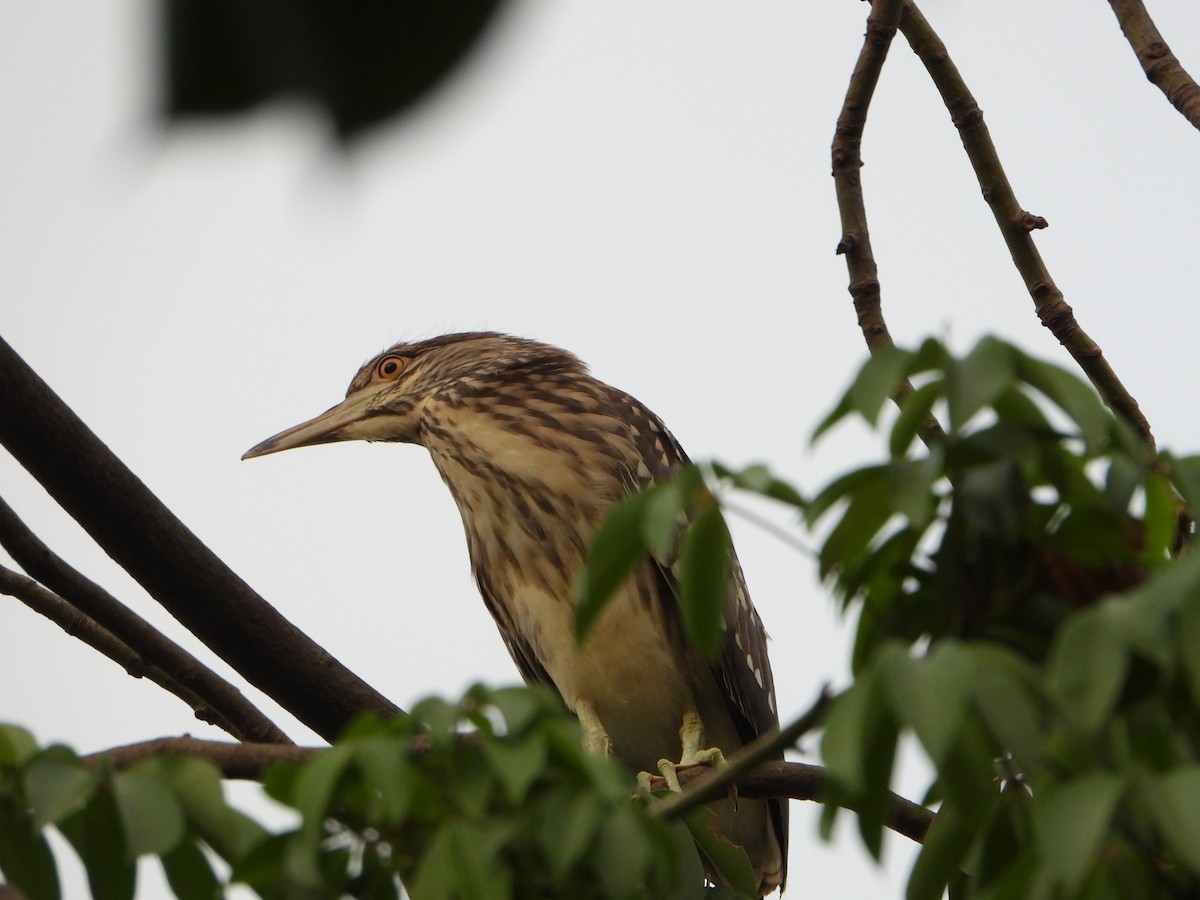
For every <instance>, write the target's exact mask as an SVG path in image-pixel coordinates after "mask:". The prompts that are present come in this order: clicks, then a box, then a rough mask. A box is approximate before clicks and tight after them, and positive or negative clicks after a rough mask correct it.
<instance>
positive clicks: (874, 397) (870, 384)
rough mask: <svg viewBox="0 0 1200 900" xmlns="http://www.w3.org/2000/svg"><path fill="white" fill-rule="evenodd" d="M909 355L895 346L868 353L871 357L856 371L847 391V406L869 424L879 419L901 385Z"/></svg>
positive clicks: (910, 358)
mask: <svg viewBox="0 0 1200 900" xmlns="http://www.w3.org/2000/svg"><path fill="white" fill-rule="evenodd" d="M912 358H913V355H912V353H911V352H909V351H908V350H901V349H900V348H899V347H884V348H882V349H880V350H875V351H873V352H872V353H871V358H870V359H868V360H867V361H866V363H865V364H864V365H863V367H862V369H860V370H859V373H858V377H857V378H855V379H854V383H853V384H851V385H850V390H849V391H848V392H847V393H848V396H849V398H850V405H851V407H852V408H853V409H855V410H857V411H858V413H859V415H861V416H862V417H863V418H864V419H866V420H867V422H868V423H869V424H870V425H874V424H875V422H876V421H877V420H878V419H879V412H880V410H881V409H883V405H884V404H885V403H887V401H888V399H889V398H891V397H893V396H894V395H895V394H896V392H897V391H898V390H899V389H900V385H901V384H903V383H904V379H905V376H906V373H907V370H908V366H909V363H911V362H912Z"/></svg>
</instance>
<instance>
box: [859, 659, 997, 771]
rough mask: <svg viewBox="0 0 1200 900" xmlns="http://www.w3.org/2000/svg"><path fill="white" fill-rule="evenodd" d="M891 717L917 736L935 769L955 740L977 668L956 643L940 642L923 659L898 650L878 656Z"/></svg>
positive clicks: (960, 726) (964, 713)
mask: <svg viewBox="0 0 1200 900" xmlns="http://www.w3.org/2000/svg"><path fill="white" fill-rule="evenodd" d="M880 664H881V665H882V666H883V683H884V685H885V686H886V688H887V691H888V696H889V698H890V702H891V707H892V714H893V715H894V716H895V717H896V718H897V719H898V720H899V721H900V722H902V723H903V724H906V725H908V726H909V727H911V728H912V729H913V731H915V732H916V734H917V737H918V738H920V740H921V743H922V744H923V745H924V746H925V751H926V752H927V753H928V754H929V758H930V759H931V760H932V761H933V764H934V765H935V766H940V765H941V764H942V763H944V761H945V759H946V756H947V754H948V753H949V752H950V750H951V749H952V748H953V747H954V746H955V744H956V743H957V742H958V738H959V732H960V730H961V728H962V723H963V719H964V717H965V716H966V714H967V709H968V705H969V703H970V700H971V694H972V686H973V685H974V683H975V672H976V668H977V666H976V664H975V660H974V658H973V656H972V655H971V653H970V652H969V651H968V650H967V649H966V648H964V647H963V646H962V645H961V644H959V643H958V642H956V641H947V642H944V643H941V644H938V645H937V646H936V647H935V648H934V650H933V651H932V652H931V653H930V654H929V655H928V656H927V657H925V658H924V659H913V658H911V657H909V656H908V655H907V654H904V653H902V652H897V653H892V654H888V655H887V656H886V658H881V660H880Z"/></svg>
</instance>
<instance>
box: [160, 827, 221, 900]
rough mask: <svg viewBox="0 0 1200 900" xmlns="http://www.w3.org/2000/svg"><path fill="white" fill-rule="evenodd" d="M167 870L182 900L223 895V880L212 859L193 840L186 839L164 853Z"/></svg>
mask: <svg viewBox="0 0 1200 900" xmlns="http://www.w3.org/2000/svg"><path fill="white" fill-rule="evenodd" d="M162 867H163V873H164V874H165V875H166V877H167V884H169V885H170V886H171V891H172V893H174V894H175V896H176V897H177V898H179V900H215V898H217V897H220V896H221V881H220V879H218V878H217V876H216V874H214V872H213V870H212V866H211V865H209V862H208V858H207V857H206V856H205V855H204V853H203V852H202V851H201V850H200V848H199V847H197V846H196V844H195V843H193V842H192V841H183V842H182V843H180V844H179V846H177V847H176V848H175V849H174V850H171V851H170V852H169V853H164V854H163V855H162Z"/></svg>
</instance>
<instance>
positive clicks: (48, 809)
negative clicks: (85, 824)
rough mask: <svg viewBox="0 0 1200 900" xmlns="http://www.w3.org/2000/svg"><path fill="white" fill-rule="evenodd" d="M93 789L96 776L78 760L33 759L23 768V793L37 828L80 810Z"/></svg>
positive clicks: (51, 823)
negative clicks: (27, 800) (27, 799)
mask: <svg viewBox="0 0 1200 900" xmlns="http://www.w3.org/2000/svg"><path fill="white" fill-rule="evenodd" d="M95 788H96V776H95V775H94V774H93V773H92V772H91V771H89V770H88V769H87V768H85V767H84V765H83V763H81V762H79V761H77V760H72V761H60V760H58V759H53V758H44V759H36V760H34V761H33V762H31V763H30V764H29V766H28V767H27V768H26V770H25V796H26V797H28V798H29V804H30V806H31V807H32V808H33V821H34V824H35V825H36V826H37V827H38V828H43V827H45V826H46V825H53V824H55V823H57V822H59V821H60V820H62V819H63V818H65V817H66V816H68V815H71V814H72V813H75V812H76V811H78V810H79V809H81V808H82V807H83V805H84V804H85V803H87V801H88V799H89V798H90V797H91V796H92V792H93V791H94V790H95Z"/></svg>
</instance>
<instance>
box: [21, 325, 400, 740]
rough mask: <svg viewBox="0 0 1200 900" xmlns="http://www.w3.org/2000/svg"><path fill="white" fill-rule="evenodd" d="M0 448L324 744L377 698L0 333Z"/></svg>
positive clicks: (387, 712) (384, 709)
mask: <svg viewBox="0 0 1200 900" xmlns="http://www.w3.org/2000/svg"><path fill="white" fill-rule="evenodd" d="M0 444H3V445H4V446H5V447H6V448H7V449H8V451H9V452H10V453H11V454H12V455H13V456H14V457H15V458H16V459H17V461H18V462H20V463H21V465H23V466H24V467H25V468H26V469H27V470H28V471H29V472H30V474H32V475H33V477H34V478H36V479H37V480H38V481H39V482H40V483H41V484H42V486H43V487H44V488H45V489H46V490H47V491H48V492H49V493H50V495H51V496H52V497H54V499H55V500H57V501H58V503H59V504H60V505H61V506H62V507H63V508H64V509H65V510H66V511H67V512H68V513H70V514H71V516H72V517H73V518H74V519H75V520H76V521H77V522H79V524H80V525H82V526H83V528H84V530H86V531H87V532H88V534H90V535H91V536H92V538H93V540H95V541H96V543H98V544H99V545H100V546H101V547H102V548H103V549H104V550H105V552H107V553H108V555H109V556H111V557H112V558H113V559H114V560H116V561H117V562H118V563H119V564H120V565H121V566H122V567H123V568H124V569H125V570H126V571H127V572H129V574H130V575H132V576H133V578H134V579H135V580H136V581H137V582H138V583H139V584H141V585H142V587H144V588H145V589H146V591H147V593H149V594H150V595H151V596H152V597H154V599H156V600H157V601H158V602H159V603H161V604H162V605H163V606H164V607H166V609H167V610H168V611H169V612H170V613H171V614H172V615H173V616H175V618H177V619H178V620H179V621H180V622H181V623H183V625H184V626H185V627H186V628H187V629H188V630H189V631H191V632H192V633H193V634H195V635H196V636H197V637H198V638H200V640H202V641H203V642H204V643H205V644H206V645H208V646H209V647H210V648H211V649H212V650H213V651H214V652H215V653H216V654H217V655H218V656H220V657H221V658H222V659H223V660H225V661H226V662H228V663H229V664H230V665H231V666H233V668H234V669H236V670H237V671H238V672H239V673H240V674H241V675H243V676H245V678H246V679H247V680H248V681H249V682H250V683H251V684H253V685H255V686H256V687H258V688H260V689H261V690H262V691H263V692H264V693H266V694H267V695H268V696H270V697H272V698H273V699H274V700H276V701H277V702H278V703H279V704H280V705H281V706H283V707H284V708H285V709H287V710H288V711H289V712H291V713H292V714H293V715H295V716H296V717H297V718H298V719H300V721H302V722H304V723H305V724H306V725H308V726H309V727H310V728H312V729H313V730H314V731H315V732H317V733H318V734H319V735H321V736H322V737H323V738H325V739H327V740H333V739H335V738H336V737H337V736H338V734H339V733H340V732H341V730H342V729H343V728H344V727H345V726H346V725H347V724H348V723H349V721H350V720H351V719H352V718H353V717H354V715H355V714H356V713H358V712H361V711H373V712H375V713H378V714H379V715H381V716H385V717H386V716H394V715H396V714H397V713H398V712H399V710H398V709H397V708H396V706H395V705H394V704H392V703H391V702H390V701H389V700H387V698H385V697H384V696H382V695H381V694H379V693H378V692H377V691H375V690H374V689H373V688H371V686H370V685H368V684H367V683H366V682H364V681H363V680H362V679H360V678H359V677H358V676H357V675H355V674H354V673H353V672H351V671H350V670H349V669H347V668H346V667H345V666H343V665H342V664H341V663H339V662H338V661H337V660H336V659H334V658H333V657H332V656H331V655H330V654H329V653H328V652H327V651H326V650H324V649H323V648H322V647H320V646H319V645H317V644H316V643H315V642H314V641H313V640H312V639H311V638H309V637H308V636H307V635H305V634H304V633H303V632H302V631H300V629H298V628H297V627H296V626H295V625H293V624H292V623H291V622H289V621H288V620H287V619H286V618H284V617H283V616H282V615H280V614H279V612H278V611H277V610H276V609H275V608H274V607H273V606H271V605H270V604H269V603H267V602H266V601H265V600H264V599H263V598H262V597H260V596H259V595H258V594H257V593H255V592H254V591H253V590H252V589H251V588H250V586H249V585H247V584H246V583H245V582H244V581H243V580H242V579H241V578H239V577H238V576H237V575H236V574H235V573H234V572H233V571H231V570H230V568H229V567H228V566H227V565H226V564H225V563H224V562H222V561H221V560H220V559H219V558H218V557H217V556H216V554H214V553H213V552H212V551H211V550H210V549H209V548H208V547H206V546H205V545H204V544H203V543H201V541H200V540H199V539H198V538H197V537H196V536H195V535H194V534H192V532H191V531H189V530H188V528H187V527H186V526H185V525H184V524H183V523H182V522H180V521H179V519H178V518H176V517H175V515H174V514H173V513H172V512H171V511H170V510H169V509H167V508H166V506H164V505H163V503H162V501H161V500H159V499H158V498H157V497H156V496H154V494H152V493H151V492H150V491H149V489H147V487H146V486H145V485H144V484H143V483H142V482H141V481H140V480H139V479H138V478H137V476H135V475H134V474H133V473H132V472H130V471H129V469H128V468H127V467H126V466H125V464H124V463H122V462H121V461H120V460H119V459H117V457H116V456H115V455H113V453H112V451H111V450H109V449H108V447H106V446H105V445H104V444H103V443H102V442H101V441H100V439H99V438H97V437H96V435H95V434H93V433H92V432H91V431H90V430H89V429H88V427H87V426H86V425H84V424H83V422H82V421H80V419H79V417H78V416H76V415H75V413H74V412H72V411H71V410H70V409H69V408H68V407H67V405H66V404H65V403H63V402H62V400H61V399H59V397H58V396H57V395H56V394H55V393H54V392H53V391H52V390H50V388H49V387H48V386H47V385H46V383H45V382H44V381H42V380H41V379H40V378H39V377H38V376H37V374H36V373H35V372H34V371H33V370H32V369H31V368H29V366H28V365H26V363H25V362H24V360H22V359H21V358H20V357H19V356H18V355H17V354H16V352H15V351H13V349H12V348H11V347H10V346H9V345H8V344H7V343H5V342H4V341H3V340H2V339H0Z"/></svg>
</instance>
